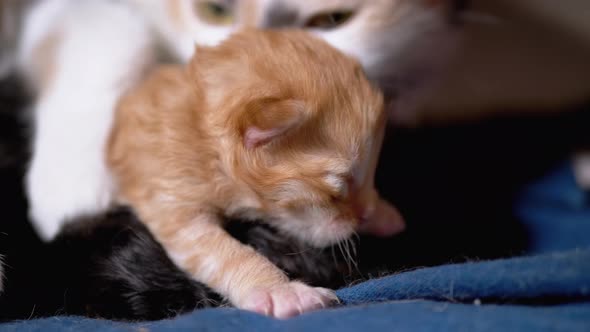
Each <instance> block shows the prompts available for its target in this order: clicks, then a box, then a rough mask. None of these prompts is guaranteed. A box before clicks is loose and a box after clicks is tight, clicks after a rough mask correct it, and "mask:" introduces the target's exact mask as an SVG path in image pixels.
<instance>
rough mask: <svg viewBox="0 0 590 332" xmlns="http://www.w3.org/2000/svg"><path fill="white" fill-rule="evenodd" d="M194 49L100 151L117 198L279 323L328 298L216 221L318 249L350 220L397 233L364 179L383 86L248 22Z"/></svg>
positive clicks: (232, 292)
mask: <svg viewBox="0 0 590 332" xmlns="http://www.w3.org/2000/svg"><path fill="white" fill-rule="evenodd" d="M196 53H197V54H198V56H197V57H195V58H194V59H193V60H192V61H191V63H190V64H189V65H188V66H186V67H181V66H169V67H162V68H160V69H158V70H157V71H156V72H155V73H153V74H152V75H151V76H150V77H149V78H148V79H147V80H146V81H145V82H144V83H143V84H141V85H140V86H139V87H137V88H136V89H134V90H132V91H131V92H130V93H129V94H128V95H127V96H125V97H124V98H123V100H122V101H121V103H120V106H119V109H118V112H117V117H116V120H115V125H114V129H113V132H112V136H111V139H110V143H109V149H108V163H109V165H110V167H111V168H112V170H113V172H114V174H115V176H116V178H117V181H118V188H119V192H120V199H121V202H126V203H128V204H130V205H131V206H132V207H133V208H134V209H135V210H136V211H137V213H138V214H139V216H140V217H141V219H142V220H143V221H144V222H145V223H146V224H147V226H148V227H149V228H150V230H151V231H152V232H153V233H154V235H155V236H156V237H157V239H158V240H159V241H160V242H161V243H162V244H163V245H164V247H165V248H166V250H167V251H168V253H169V255H170V256H171V257H172V258H173V260H174V261H175V262H176V263H177V264H178V265H179V266H180V267H182V268H184V269H185V270H186V271H187V272H188V273H190V274H191V275H192V276H194V277H195V278H196V279H198V280H200V281H202V282H204V283H206V284H208V285H209V286H211V287H212V288H214V289H215V290H217V291H218V292H220V293H221V294H223V295H225V296H227V297H228V298H229V299H230V300H231V301H232V303H234V304H235V305H237V306H239V307H242V308H247V309H251V310H256V311H259V312H262V313H267V314H272V315H275V316H277V317H286V316H290V315H293V314H296V313H298V312H301V311H306V310H311V309H314V308H317V307H319V306H323V305H325V304H327V302H328V301H329V300H332V299H333V298H334V297H333V294H331V293H329V292H327V291H326V290H321V289H314V288H311V287H308V286H305V285H302V284H298V283H293V282H289V280H288V278H287V276H285V275H284V273H283V272H282V271H280V270H279V269H278V268H277V267H275V266H274V265H273V264H271V263H270V262H269V261H268V260H267V259H266V258H264V257H263V256H261V255H259V254H257V253H256V252H254V250H252V249H251V248H249V247H247V246H244V245H242V244H240V243H239V242H238V241H237V240H235V239H233V238H232V237H231V236H229V235H228V234H226V233H225V231H224V230H223V228H222V227H221V222H222V220H223V217H226V216H230V217H241V218H245V219H253V218H258V219H262V220H264V221H266V222H268V223H271V224H273V225H275V226H276V227H277V228H279V229H281V230H283V231H285V232H290V233H291V234H293V235H295V236H298V237H299V238H301V239H302V240H304V241H308V242H310V243H312V244H314V245H317V246H325V245H328V244H332V243H335V242H338V241H342V240H345V239H347V238H348V237H349V236H350V235H352V234H353V232H354V230H355V229H357V228H358V227H359V223H360V221H365V223H366V224H368V225H371V224H373V225H377V226H379V227H377V228H378V230H376V233H382V234H383V235H388V234H391V233H394V232H397V231H400V230H401V229H402V228H403V224H402V222H401V218H400V217H399V215H398V214H397V213H396V211H395V210H394V209H393V208H392V207H391V206H389V205H388V204H387V203H386V202H385V201H383V200H381V199H380V198H379V196H378V194H377V193H376V191H375V189H374V185H373V182H374V171H375V167H376V162H377V156H378V152H379V149H380V146H381V140H382V135H383V131H384V122H385V121H384V117H385V114H384V110H383V108H384V107H383V100H382V96H381V94H380V93H379V92H378V91H377V90H376V89H374V88H373V87H372V86H371V85H370V83H369V82H368V81H367V79H366V78H365V76H364V74H363V72H362V70H361V68H360V66H359V65H358V63H357V62H356V61H354V60H352V59H351V58H348V57H346V56H344V55H342V54H341V53H339V52H338V51H336V50H335V49H333V48H332V47H330V46H329V45H328V44H326V43H325V42H323V41H321V40H319V39H316V38H314V37H312V36H311V35H308V34H307V33H305V32H300V31H288V30H284V31H273V32H271V31H257V30H249V31H245V32H241V33H238V34H236V35H235V36H233V37H231V38H230V39H229V40H227V41H226V42H224V43H222V44H221V45H220V46H218V47H215V48H202V49H199V50H198V51H197V52H196ZM388 227H389V228H388ZM295 295H296V296H295ZM289 299H291V300H289ZM293 299H296V300H295V301H293ZM290 302H299V303H292V304H290ZM293 306H295V308H293Z"/></svg>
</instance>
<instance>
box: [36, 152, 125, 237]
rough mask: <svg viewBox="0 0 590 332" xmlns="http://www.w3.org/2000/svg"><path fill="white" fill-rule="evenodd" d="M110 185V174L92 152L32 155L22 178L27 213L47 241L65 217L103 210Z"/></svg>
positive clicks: (110, 195) (109, 194)
mask: <svg viewBox="0 0 590 332" xmlns="http://www.w3.org/2000/svg"><path fill="white" fill-rule="evenodd" d="M70 145H72V144H70ZM61 147H62V148H64V144H62V145H61ZM66 151H68V150H66ZM40 154H41V155H42V153H40ZM95 154H98V153H95ZM112 188H113V184H112V180H111V176H110V175H109V173H108V171H107V170H106V168H105V167H103V162H102V160H100V159H98V158H95V156H94V155H93V153H89V152H86V153H79V154H76V153H71V154H68V153H55V154H54V155H53V156H52V157H50V158H43V157H40V158H33V160H32V162H31V167H30V168H29V170H28V173H27V177H26V189H27V194H28V199H29V216H30V218H31V219H32V222H33V225H34V226H35V229H36V230H37V233H38V234H39V236H40V237H41V238H43V239H44V240H51V239H53V237H55V235H56V234H57V232H58V231H59V229H60V228H61V226H62V225H63V223H64V222H66V221H67V220H68V219H70V218H73V217H76V216H79V215H85V214H93V213H96V212H101V211H103V210H105V209H106V208H107V207H108V206H109V205H110V204H111V201H112V196H113V189H112Z"/></svg>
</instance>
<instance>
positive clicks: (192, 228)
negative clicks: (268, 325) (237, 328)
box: [143, 211, 337, 318]
mask: <svg viewBox="0 0 590 332" xmlns="http://www.w3.org/2000/svg"><path fill="white" fill-rule="evenodd" d="M181 214H182V212H180V214H179V211H175V212H174V213H173V214H167V216H168V218H166V219H167V220H168V221H172V222H168V223H166V222H161V221H162V220H165V219H160V222H158V223H151V224H150V223H148V227H149V228H150V229H151V231H152V233H154V234H155V235H156V238H158V240H159V241H160V242H161V243H162V245H163V246H164V248H165V249H166V251H167V252H168V254H169V255H170V257H171V258H172V260H173V261H174V262H175V263H176V264H177V265H178V266H180V267H181V268H183V269H184V270H185V271H187V272H188V273H189V274H190V275H192V276H193V277H194V278H195V279H197V280H199V281H201V282H203V283H205V284H207V285H208V286H210V287H212V288H213V289H214V290H216V291H217V292H219V293H220V294H222V295H223V296H226V297H227V298H228V299H229V300H230V301H231V302H232V303H233V304H234V305H236V306H237V307H238V308H242V309H246V310H251V311H255V312H258V313H261V314H266V315H271V316H274V317H277V318H287V317H291V316H295V315H298V314H300V313H303V312H307V311H310V310H314V309H318V308H322V307H325V306H328V305H330V304H332V303H334V302H335V301H337V298H336V296H335V294H334V292H333V291H331V290H329V289H325V288H319V287H310V286H308V285H306V284H304V283H301V282H296V281H289V279H288V277H287V276H286V275H285V274H284V273H283V272H282V271H281V270H280V269H279V268H278V267H276V266H275V265H274V264H272V263H271V262H270V261H269V260H268V259H267V258H265V257H264V256H262V255H260V254H259V253H257V252H256V251H255V250H254V249H253V248H251V247H249V246H246V245H243V244H241V243H240V242H239V241H237V240H236V239H234V238H233V237H231V236H230V235H229V234H228V233H226V232H225V230H224V229H222V228H221V227H220V224H219V221H218V218H217V217H215V216H212V215H206V214H201V215H199V216H197V217H196V218H193V219H192V220H191V221H190V222H187V223H181V224H179V223H178V222H173V218H170V217H171V216H174V215H176V216H179V215H181ZM185 215H186V214H185ZM143 219H144V220H145V219H146V218H143ZM147 219H150V218H147ZM176 220H182V219H176ZM185 220H186V219H185Z"/></svg>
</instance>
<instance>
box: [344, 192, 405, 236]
mask: <svg viewBox="0 0 590 332" xmlns="http://www.w3.org/2000/svg"><path fill="white" fill-rule="evenodd" d="M354 213H355V215H356V217H357V220H358V230H359V232H361V233H365V234H370V235H375V236H380V237H387V236H392V235H395V234H398V233H401V232H402V231H403V230H404V229H405V228H406V223H405V221H404V219H403V217H402V216H401V214H400V213H399V211H398V210H397V209H396V208H395V207H393V206H392V205H391V204H389V203H387V202H386V201H384V200H383V199H381V198H378V200H377V202H376V203H375V205H374V206H373V207H372V208H369V207H367V206H365V207H355V209H354Z"/></svg>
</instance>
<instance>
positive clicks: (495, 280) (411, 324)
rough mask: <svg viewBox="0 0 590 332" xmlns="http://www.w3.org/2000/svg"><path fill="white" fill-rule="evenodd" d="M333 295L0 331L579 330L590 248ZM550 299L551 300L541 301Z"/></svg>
mask: <svg viewBox="0 0 590 332" xmlns="http://www.w3.org/2000/svg"><path fill="white" fill-rule="evenodd" d="M337 294H338V296H339V297H340V299H341V300H342V303H343V306H341V307H338V308H332V309H326V310H321V311H317V312H313V313H309V314H306V315H302V316H300V317H297V318H294V319H290V320H285V321H280V320H275V319H271V318H267V317H263V316H260V315H257V314H253V313H249V312H244V311H241V310H237V309H230V308H225V309H208V310H201V311H196V312H194V313H192V314H188V315H183V316H180V317H177V318H175V319H172V320H165V321H159V322H150V323H121V322H112V321H106V320H93V319H86V318H80V317H53V318H47V319H39V320H32V321H22V322H16V323H11V324H4V325H0V331H44V332H45V331H49V332H51V331H82V330H83V331H152V332H156V331H182V330H191V331H219V332H224V331H314V330H321V331H338V332H345V331H359V330H365V329H368V330H370V331H390V330H392V329H394V330H395V331H459V330H464V331H475V332H479V331H580V332H582V331H589V330H590V249H588V250H574V251H570V252H564V253H558V254H549V255H542V256H533V257H522V258H512V259H505V260H496V261H490V262H477V263H464V264H455V265H446V266H440V267H432V268H424V269H419V270H415V271H410V272H405V273H400V274H397V275H392V276H388V277H385V278H380V279H374V280H370V281H367V282H364V283H361V284H358V285H355V286H352V287H349V288H345V289H341V290H339V291H338V292H337ZM548 298H552V299H553V301H551V302H552V303H554V304H553V305H540V304H541V303H547V299H548ZM531 300H538V301H539V303H538V305H531V304H534V301H531ZM523 301H524V302H526V305H519V304H517V303H520V302H523Z"/></svg>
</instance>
